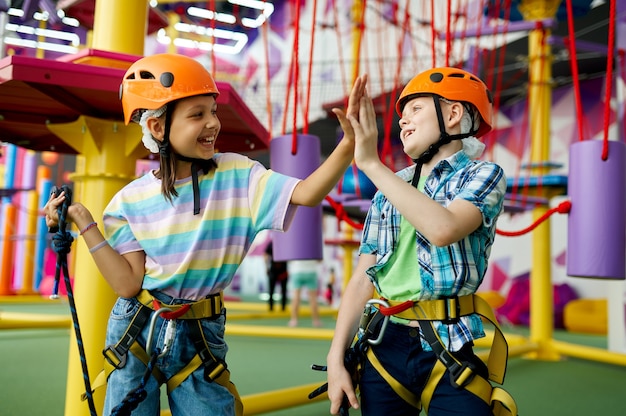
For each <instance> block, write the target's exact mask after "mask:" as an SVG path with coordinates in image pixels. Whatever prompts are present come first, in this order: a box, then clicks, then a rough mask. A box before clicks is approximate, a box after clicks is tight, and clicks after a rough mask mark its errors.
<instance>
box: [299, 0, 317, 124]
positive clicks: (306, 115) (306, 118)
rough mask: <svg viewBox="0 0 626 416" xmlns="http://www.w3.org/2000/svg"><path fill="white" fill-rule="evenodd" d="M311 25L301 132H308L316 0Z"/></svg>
mask: <svg viewBox="0 0 626 416" xmlns="http://www.w3.org/2000/svg"><path fill="white" fill-rule="evenodd" d="M311 20H312V25H311V43H310V44H309V68H308V69H309V74H308V82H307V89H306V91H307V92H306V101H305V104H304V124H303V126H302V133H304V134H308V133H309V104H310V102H311V78H312V75H313V45H314V44H315V26H316V24H315V22H316V20H317V0H313V18H312V19H311Z"/></svg>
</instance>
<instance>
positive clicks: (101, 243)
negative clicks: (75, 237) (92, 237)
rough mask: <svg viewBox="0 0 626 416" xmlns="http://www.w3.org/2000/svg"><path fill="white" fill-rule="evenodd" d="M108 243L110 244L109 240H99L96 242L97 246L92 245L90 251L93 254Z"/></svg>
mask: <svg viewBox="0 0 626 416" xmlns="http://www.w3.org/2000/svg"><path fill="white" fill-rule="evenodd" d="M107 244H109V242H108V241H107V240H103V241H101V242H99V243H98V244H96V245H95V246H93V247H91V248H90V249H89V252H90V253H92V254H93V253H95V252H96V251H98V250H100V249H101V248H102V247H104V246H106V245H107Z"/></svg>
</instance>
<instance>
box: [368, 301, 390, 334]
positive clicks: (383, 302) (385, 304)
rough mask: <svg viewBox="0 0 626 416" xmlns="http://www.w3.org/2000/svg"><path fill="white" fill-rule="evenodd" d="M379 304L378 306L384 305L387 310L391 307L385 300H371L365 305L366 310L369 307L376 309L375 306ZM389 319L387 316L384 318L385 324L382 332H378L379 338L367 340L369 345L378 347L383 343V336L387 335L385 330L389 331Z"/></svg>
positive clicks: (381, 329)
mask: <svg viewBox="0 0 626 416" xmlns="http://www.w3.org/2000/svg"><path fill="white" fill-rule="evenodd" d="M374 304H377V305H382V306H384V307H385V308H388V307H389V303H387V302H386V301H385V300H383V299H370V300H368V301H367V303H366V304H365V308H368V307H372V308H375V307H374V306H373V305H374ZM389 319H390V316H388V315H385V317H384V318H383V323H382V324H381V326H380V331H378V336H377V337H376V339H369V338H368V339H367V343H368V344H370V345H378V344H380V343H381V342H382V340H383V335H385V330H386V329H387V324H388V323H389Z"/></svg>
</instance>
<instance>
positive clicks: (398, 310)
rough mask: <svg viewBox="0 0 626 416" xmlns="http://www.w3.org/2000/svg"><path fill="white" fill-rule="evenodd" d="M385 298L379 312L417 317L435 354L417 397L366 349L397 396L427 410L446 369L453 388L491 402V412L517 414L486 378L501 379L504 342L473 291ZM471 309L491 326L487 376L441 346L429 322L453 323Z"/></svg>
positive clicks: (497, 415)
mask: <svg viewBox="0 0 626 416" xmlns="http://www.w3.org/2000/svg"><path fill="white" fill-rule="evenodd" d="M388 302H389V304H390V307H389V308H387V307H384V306H382V307H379V310H380V312H381V313H382V314H383V315H385V316H391V315H393V316H395V317H398V318H403V319H409V320H417V321H418V322H419V327H420V330H421V332H422V335H423V337H424V339H425V340H426V342H428V344H429V345H430V346H431V348H432V350H433V352H434V353H435V355H436V356H437V358H438V360H437V363H436V364H435V367H434V368H433V370H432V372H431V374H430V377H429V379H428V381H427V383H426V386H425V387H424V390H423V391H422V394H421V397H419V398H418V397H417V396H415V395H414V394H413V393H412V392H410V391H409V390H408V389H406V388H405V387H404V386H402V385H401V384H400V383H399V382H398V381H397V380H395V379H394V378H393V376H391V375H390V374H389V373H388V372H387V371H386V370H385V369H384V367H383V366H382V365H381V363H380V361H378V358H377V357H376V355H375V354H374V352H373V351H372V350H369V351H367V358H368V360H369V361H370V362H371V363H372V365H373V366H374V368H376V370H377V371H378V372H379V373H380V374H381V376H382V377H383V378H384V379H385V380H386V381H387V382H388V383H389V384H390V385H391V387H392V388H393V389H394V390H395V391H396V393H398V395H400V397H402V398H403V399H404V400H405V401H407V402H408V403H410V404H412V405H413V406H414V407H416V408H418V409H422V408H423V409H424V411H425V412H426V413H428V407H429V405H430V399H431V398H432V396H433V394H434V392H435V388H436V387H437V385H438V384H439V381H440V380H441V378H442V377H443V375H444V373H445V371H446V370H448V371H449V373H450V380H451V382H452V385H453V386H454V387H456V388H464V389H466V390H468V391H470V392H471V393H473V394H475V395H476V396H478V397H480V398H481V399H482V400H483V401H484V402H485V403H487V404H488V405H490V406H491V409H492V411H493V414H494V416H517V405H516V403H515V401H514V400H513V398H512V397H511V395H510V394H509V393H508V392H506V391H505V390H504V389H502V388H501V387H497V386H493V385H492V384H491V383H490V381H493V382H495V383H498V384H502V383H503V382H504V375H505V372H506V364H507V359H508V346H507V343H506V340H505V338H504V334H503V333H502V330H501V329H500V327H499V325H498V323H497V320H496V318H495V316H494V314H493V309H492V308H491V307H490V306H489V304H488V303H487V302H485V301H484V300H483V299H482V298H481V297H479V296H477V295H474V294H470V295H465V296H454V297H449V298H445V299H437V300H423V301H417V302H414V301H406V302H392V301H388ZM473 313H476V314H478V315H480V316H481V317H483V318H484V319H486V320H488V321H489V322H490V323H491V324H493V326H494V328H495V332H494V337H493V341H492V345H491V349H490V353H489V358H488V360H487V363H486V364H487V369H488V370H489V375H488V379H485V378H484V377H482V376H481V375H479V374H477V373H476V368H475V366H474V365H473V364H471V363H469V362H467V361H465V360H461V359H459V358H458V357H457V356H456V355H455V354H454V353H452V352H450V351H448V350H447V349H446V348H445V346H444V344H443V342H442V340H441V338H440V337H439V335H438V334H437V331H436V330H435V327H434V323H433V321H441V322H443V323H444V324H454V323H456V322H458V321H459V319H460V318H461V317H462V316H467V315H470V314H473Z"/></svg>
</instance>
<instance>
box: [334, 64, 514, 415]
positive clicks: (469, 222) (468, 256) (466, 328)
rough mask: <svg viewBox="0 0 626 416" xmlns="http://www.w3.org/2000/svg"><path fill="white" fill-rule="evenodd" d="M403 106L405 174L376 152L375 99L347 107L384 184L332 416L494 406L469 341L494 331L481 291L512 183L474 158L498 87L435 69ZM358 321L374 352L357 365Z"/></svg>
mask: <svg viewBox="0 0 626 416" xmlns="http://www.w3.org/2000/svg"><path fill="white" fill-rule="evenodd" d="M396 110H397V112H398V114H399V116H400V127H401V133H400V139H401V141H402V145H403V148H404V152H405V153H406V154H407V155H408V156H409V157H410V158H411V159H412V160H413V161H414V163H415V164H414V165H412V166H409V167H407V168H405V169H403V170H401V171H399V172H397V173H394V172H392V171H391V170H390V169H388V168H387V167H386V166H385V165H384V164H383V163H382V162H381V160H380V158H379V155H378V151H377V139H378V130H377V125H376V114H375V112H374V107H373V103H372V99H371V98H370V97H369V96H367V94H365V95H364V96H363V97H362V98H361V104H360V114H359V119H358V120H357V118H356V117H354V116H353V115H349V116H348V118H349V121H350V122H351V125H352V127H353V129H354V132H355V137H356V138H355V143H356V147H355V162H356V164H357V166H358V167H359V169H361V170H362V171H363V172H364V173H365V174H366V175H367V176H368V177H369V178H370V179H371V180H372V182H373V183H374V184H375V185H376V187H377V188H378V192H377V193H376V195H375V196H374V198H373V200H372V205H371V207H370V210H369V212H368V215H367V218H366V222H365V226H364V230H363V234H362V238H361V246H360V249H359V260H358V264H357V266H356V268H355V271H354V274H353V275H352V277H351V279H350V281H349V284H348V285H347V287H346V289H345V292H344V294H343V296H342V301H341V305H340V309H339V314H338V319H337V324H336V330H335V335H334V338H333V341H332V344H331V347H330V350H329V353H328V357H327V364H328V395H329V398H330V400H331V409H330V410H331V414H338V413H339V411H340V410H341V411H342V414H347V413H346V407H347V406H351V407H353V408H358V407H360V408H361V411H362V414H363V415H366V416H367V415H382V414H384V415H409V414H415V415H416V414H419V411H420V410H421V409H424V410H425V411H426V412H427V413H428V414H429V415H464V416H468V415H469V416H486V415H492V414H493V411H492V409H491V405H492V403H491V385H490V384H489V381H488V380H489V379H493V377H492V375H491V374H490V373H489V371H488V369H487V366H486V365H485V364H484V363H483V362H482V361H481V360H480V359H479V358H478V357H477V356H476V355H475V354H474V352H473V349H472V346H473V340H474V339H477V338H481V337H484V336H485V333H484V331H483V325H482V322H481V318H480V317H479V315H478V313H480V314H482V306H481V307H479V306H477V304H478V301H477V300H476V299H475V298H474V296H473V294H474V293H475V292H476V290H477V289H478V287H479V286H480V284H481V282H482V280H483V277H484V276H485V271H486V268H487V260H488V257H489V253H490V249H491V246H492V244H493V241H494V237H495V227H496V220H497V218H498V216H499V214H500V212H501V210H502V206H503V200H504V194H505V191H506V180H505V175H504V172H503V170H502V168H500V166H498V165H496V164H494V163H490V162H486V161H479V160H476V158H477V157H479V156H480V154H481V153H482V150H483V148H484V145H483V144H482V143H481V142H479V141H478V140H477V138H476V137H480V136H482V135H484V134H485V133H487V132H488V131H489V130H490V129H491V124H492V121H491V119H492V98H491V94H490V92H489V90H488V89H487V87H486V86H485V84H484V83H483V82H482V81H481V80H480V79H478V78H477V77H476V76H474V75H472V74H470V73H468V72H466V71H463V70H461V69H456V68H435V69H431V70H428V71H425V72H423V73H420V74H419V75H417V76H416V77H415V78H413V79H412V80H411V81H410V82H409V83H408V84H407V85H406V87H405V88H404V90H403V91H402V93H401V95H400V98H399V99H398V101H397V103H396ZM374 296H376V299H372V298H373V297H374ZM374 305H376V306H375V308H374V307H373V306H374ZM481 305H482V304H481ZM364 308H365V310H366V312H367V313H366V314H365V316H367V317H368V319H369V320H365V323H364V322H363V319H362V316H363V315H364V314H363V310H364ZM383 317H384V318H383ZM360 318H361V319H360ZM359 325H360V327H359ZM357 328H358V329H359V331H358V335H359V338H358V342H359V344H358V345H360V346H363V345H365V348H364V349H363V350H362V351H366V353H363V355H365V356H366V358H364V359H363V361H362V362H361V367H360V371H359V374H358V375H356V374H349V373H348V371H347V370H346V368H345V366H344V365H345V362H344V360H345V359H346V357H348V356H349V355H348V354H346V351H347V350H348V349H349V346H350V345H351V343H352V341H353V337H354V334H355V333H356V332H357ZM371 334H377V336H376V335H371ZM361 337H364V338H361ZM374 338H375V341H372V340H373V339H374ZM502 340H503V338H502ZM370 341H371V342H370ZM368 342H369V344H368ZM370 344H371V345H370ZM501 345H502V344H499V346H501ZM504 349H505V352H506V343H504ZM353 350H354V348H352V349H351V351H353ZM438 357H440V358H442V359H445V360H447V361H449V363H446V364H445V366H443V367H442V368H443V370H445V371H443V370H442V371H439V370H438V368H439V367H437V362H438ZM504 361H505V363H506V356H505V359H504ZM448 364H451V365H452V366H451V367H450V366H448ZM500 364H501V363H500ZM440 365H441V363H440ZM455 366H456V367H455ZM434 369H435V370H434ZM457 369H458V370H459V371H458V372H457V371H456V370H457ZM466 370H467V372H466ZM489 370H491V368H490V369H489ZM497 372H498V373H500V370H498V371H497ZM437 373H439V376H437V377H435V374H437ZM502 378H503V375H502V377H500V376H498V377H495V379H496V380H497V381H498V382H502ZM461 379H463V380H461ZM474 380H476V383H474ZM357 381H358V387H359V389H360V403H359V400H358V399H357V397H356V394H355V386H354V385H353V383H356V382H357ZM475 384H477V385H479V386H480V387H481V388H482V387H485V386H487V387H486V389H485V390H486V393H485V394H478V395H477V394H475V393H474V391H475V390H480V389H474V388H473V386H474V385H475Z"/></svg>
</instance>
